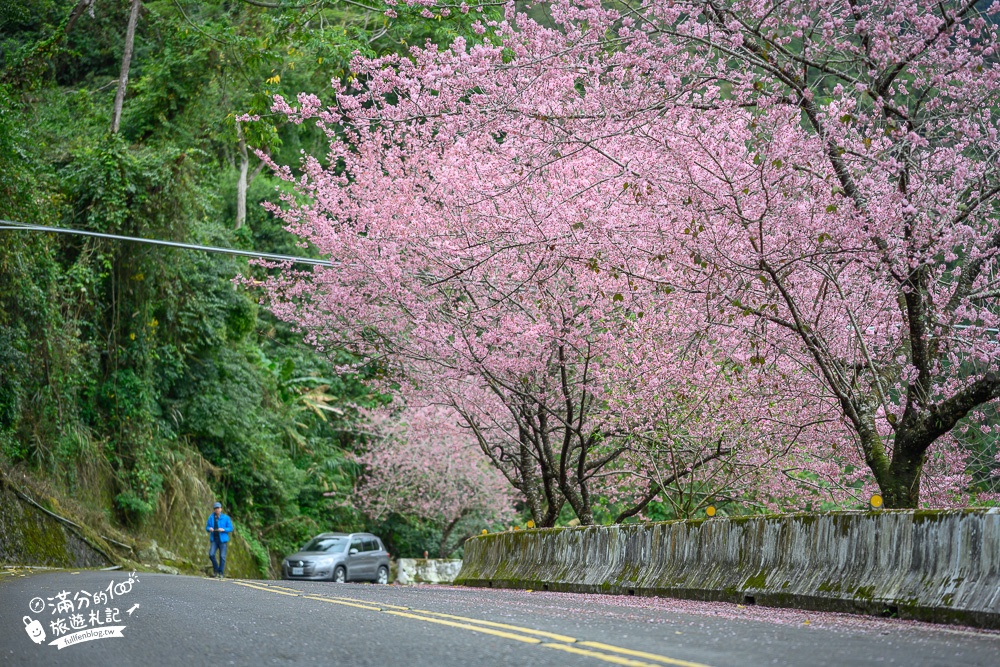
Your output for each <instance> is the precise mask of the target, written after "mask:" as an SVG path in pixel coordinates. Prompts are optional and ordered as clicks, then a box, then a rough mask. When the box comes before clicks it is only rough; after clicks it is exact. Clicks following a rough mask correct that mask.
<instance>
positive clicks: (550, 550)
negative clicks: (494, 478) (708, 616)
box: [455, 510, 1000, 628]
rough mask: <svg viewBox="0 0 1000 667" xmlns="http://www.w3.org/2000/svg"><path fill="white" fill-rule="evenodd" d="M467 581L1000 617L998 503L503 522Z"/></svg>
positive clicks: (957, 617) (977, 619) (974, 619)
mask: <svg viewBox="0 0 1000 667" xmlns="http://www.w3.org/2000/svg"><path fill="white" fill-rule="evenodd" d="M464 555H465V557H464V561H463V566H462V570H461V572H460V573H459V575H458V577H457V579H456V581H455V583H458V584H463V585H466V586H484V587H485V586H491V587H499V588H532V589H535V590H550V591H573V592H588V593H613V594H622V595H660V596H667V597H680V598H688V599H696V600H721V601H728V602H738V603H742V604H760V605H767V606H775V607H799V608H804V609H815V610H827V611H849V612H860V613H872V614H886V615H895V614H898V615H899V616H900V617H904V618H920V619H924V620H932V621H941V622H956V623H963V624H969V625H977V626H981V627H991V628H1000V511H998V510H989V511H971V510H970V511H884V512H836V513H829V514H818V515H816V514H795V515H783V516H767V517H748V518H738V519H720V518H716V519H707V520H694V521H671V522H666V523H652V524H629V525H621V526H587V527H580V528H552V529H547V530H528V531H517V532H505V533H496V534H492V535H484V536H481V537H476V538H473V539H471V540H469V541H468V542H466V544H465V552H464Z"/></svg>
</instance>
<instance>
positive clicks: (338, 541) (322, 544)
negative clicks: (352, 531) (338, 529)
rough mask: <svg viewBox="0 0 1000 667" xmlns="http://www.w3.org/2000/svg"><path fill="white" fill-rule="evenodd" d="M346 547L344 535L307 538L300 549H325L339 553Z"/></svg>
mask: <svg viewBox="0 0 1000 667" xmlns="http://www.w3.org/2000/svg"><path fill="white" fill-rule="evenodd" d="M346 548H347V538H346V537H314V538H312V539H311V540H309V541H308V542H307V543H306V545H305V546H304V547H302V551H327V552H329V553H334V554H339V553H342V552H343V551H344V549H346Z"/></svg>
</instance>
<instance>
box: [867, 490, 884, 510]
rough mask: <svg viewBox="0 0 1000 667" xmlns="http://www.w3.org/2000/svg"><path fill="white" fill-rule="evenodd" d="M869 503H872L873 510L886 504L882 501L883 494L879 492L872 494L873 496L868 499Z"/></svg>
mask: <svg viewBox="0 0 1000 667" xmlns="http://www.w3.org/2000/svg"><path fill="white" fill-rule="evenodd" d="M868 504H869V505H871V507H872V509H873V510H880V509H882V505H883V504H884V503H883V501H882V496H880V495H879V494H877V493H875V494H872V497H871V498H870V499H869V500H868Z"/></svg>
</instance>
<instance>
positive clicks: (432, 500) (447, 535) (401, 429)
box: [354, 406, 517, 558]
mask: <svg viewBox="0 0 1000 667" xmlns="http://www.w3.org/2000/svg"><path fill="white" fill-rule="evenodd" d="M368 425H369V427H370V431H369V433H368V435H369V445H368V448H367V449H366V450H365V451H364V452H363V453H362V454H361V455H360V456H359V463H361V464H362V466H363V467H364V471H365V472H364V474H363V475H362V477H361V478H360V479H359V481H358V485H357V488H356V489H355V500H354V502H355V503H356V505H357V507H358V508H359V509H360V510H361V511H363V512H364V513H366V514H367V515H368V516H370V517H371V518H373V519H379V518H384V517H385V516H386V515H388V514H390V513H397V514H404V515H409V516H415V517H418V518H421V519H423V520H425V521H427V522H429V523H431V524H432V525H435V526H437V527H438V528H440V530H441V541H440V544H439V548H438V557H439V558H447V557H448V555H449V554H450V553H451V552H453V551H454V550H455V548H456V547H457V546H458V545H460V544H461V543H462V542H463V541H464V540H465V539H466V538H468V537H471V536H472V535H473V534H474V533H476V532H478V531H479V529H481V528H483V527H493V526H497V525H504V524H505V523H507V522H509V521H511V520H512V519H513V518H514V515H515V512H514V504H515V502H516V500H517V498H516V496H515V495H514V493H513V490H512V489H511V487H510V485H509V484H507V481H506V480H505V479H504V478H503V476H502V475H500V473H498V472H497V471H496V470H495V469H494V468H493V467H491V466H490V465H489V462H488V461H486V460H485V459H484V458H483V457H482V455H481V454H480V452H479V447H478V445H477V443H476V440H475V438H474V437H473V436H472V435H471V434H470V432H469V429H468V428H467V427H463V425H462V424H461V418H460V417H459V416H458V415H457V414H455V413H454V411H450V410H446V409H443V408H440V407H433V406H431V407H424V408H420V409H415V408H407V409H404V410H402V412H401V413H398V414H393V413H392V412H390V411H389V410H388V409H383V410H380V411H377V412H372V413H370V414H369V415H368ZM463 527H464V532H463V533H461V534H457V533H456V531H461V530H463ZM456 535H457V538H456Z"/></svg>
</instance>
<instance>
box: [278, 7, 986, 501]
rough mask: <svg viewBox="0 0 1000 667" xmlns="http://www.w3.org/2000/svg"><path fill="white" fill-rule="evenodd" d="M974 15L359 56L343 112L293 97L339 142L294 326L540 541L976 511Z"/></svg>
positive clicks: (651, 22)
mask: <svg viewBox="0 0 1000 667" xmlns="http://www.w3.org/2000/svg"><path fill="white" fill-rule="evenodd" d="M421 4H427V6H432V5H431V4H430V3H421ZM976 4H977V3H975V2H971V0H966V1H965V2H944V3H941V2H936V1H935V2H931V1H930V0H902V1H901V2H892V3H889V2H883V1H880V0H877V1H872V2H866V3H842V2H839V1H834V0H797V1H794V2H788V3H775V2H773V0H752V1H750V2H746V1H730V2H723V3H716V2H704V1H700V0H681V1H676V0H670V1H667V0H647V1H645V2H640V3H637V4H635V5H629V6H625V7H621V8H611V7H606V6H603V5H601V4H600V3H597V2H590V1H588V0H581V1H570V0H556V1H554V2H551V3H548V4H547V9H548V12H549V14H550V16H551V19H552V22H551V24H548V25H542V24H540V23H538V22H536V21H534V20H532V19H530V18H529V17H527V16H526V15H521V14H517V13H516V11H515V9H514V6H513V5H512V4H511V5H508V6H507V8H506V13H505V16H504V18H503V20H499V21H484V22H481V23H479V24H477V26H478V29H477V30H476V32H477V33H478V34H482V35H483V37H482V38H481V39H482V41H481V42H480V43H475V44H470V43H469V42H468V41H467V40H465V39H463V38H457V39H456V40H455V41H454V42H453V43H451V44H450V45H447V46H438V45H434V44H428V45H426V46H425V47H422V48H413V49H412V50H411V53H410V57H409V58H400V57H395V56H392V57H385V58H376V59H364V58H358V59H357V60H356V61H355V62H354V63H353V69H354V70H355V72H356V73H357V75H358V81H360V82H361V83H358V84H356V85H357V86H359V87H357V88H355V87H351V88H348V87H345V86H343V85H341V84H339V83H337V82H334V84H333V85H334V89H335V94H336V101H335V103H334V105H333V106H331V107H325V108H324V107H321V106H320V104H319V101H318V99H316V98H315V97H314V96H310V95H302V96H300V97H299V100H298V105H297V106H293V105H291V104H289V103H288V102H287V101H285V100H284V99H282V98H276V99H275V107H274V108H275V110H276V111H278V112H283V113H285V114H287V115H288V116H289V118H291V119H293V120H295V121H296V122H301V121H303V120H306V119H309V120H313V121H314V122H315V123H316V125H317V126H318V127H319V128H321V129H322V131H324V132H325V133H326V134H327V136H328V138H329V141H330V151H329V153H328V154H327V155H326V156H325V158H324V159H323V160H322V161H321V160H320V159H318V158H317V157H314V156H306V157H305V158H304V159H303V162H302V164H301V165H300V171H299V174H298V175H293V173H292V171H291V170H290V169H288V168H287V167H284V168H281V169H280V170H279V172H278V173H279V174H280V175H281V176H282V177H283V178H285V179H287V180H289V181H290V182H294V184H295V193H294V194H288V195H285V196H283V197H282V201H281V202H280V203H277V204H272V205H270V209H271V210H272V211H273V212H274V213H275V214H276V215H278V216H279V217H281V219H282V220H283V221H284V222H285V223H286V225H287V228H288V229H289V230H290V231H292V232H293V233H295V234H298V235H299V236H301V237H302V238H303V239H305V240H308V241H309V242H310V243H312V244H313V245H315V246H316V247H317V248H318V249H319V250H320V251H321V252H323V253H326V254H328V255H329V256H330V257H331V258H334V259H335V260H336V261H337V267H336V268H332V269H317V270H316V271H315V272H312V273H309V274H290V273H289V274H285V275H283V276H281V277H278V278H275V279H274V280H272V281H271V282H270V284H269V305H270V307H271V308H272V309H273V310H274V312H275V313H276V314H277V315H278V316H279V317H282V318H285V319H287V320H289V321H292V322H295V323H297V324H299V325H300V326H302V327H303V328H304V329H305V330H306V331H307V332H308V337H309V339H310V340H311V341H312V342H314V343H316V344H318V345H335V346H339V347H345V348H347V349H350V350H352V351H354V352H356V353H357V354H359V355H360V356H361V357H362V358H365V359H377V360H379V361H380V362H381V363H382V364H383V365H384V367H385V368H386V369H387V372H389V373H391V374H392V376H393V377H394V378H397V379H403V380H405V383H406V389H405V392H406V393H407V394H408V395H409V396H412V397H413V398H414V400H417V399H419V401H420V402H422V403H424V404H435V405H442V406H449V408H450V409H451V410H454V411H455V413H456V414H458V415H460V416H461V417H462V419H463V420H464V423H465V425H466V426H467V427H468V428H469V429H471V432H472V433H473V435H474V436H475V438H476V442H477V443H478V445H479V449H480V450H481V451H482V452H483V453H485V454H486V456H487V457H488V458H489V460H491V461H492V463H493V464H494V466H495V467H496V468H497V469H498V470H500V471H501V472H502V473H503V474H504V475H505V476H506V478H507V480H508V481H509V482H510V483H511V484H512V486H514V487H515V488H516V489H517V490H518V492H519V493H520V494H521V495H522V497H523V498H525V501H526V502H527V504H528V505H529V506H530V507H531V509H532V512H533V513H534V514H535V515H536V517H539V516H542V515H543V514H545V512H546V508H547V510H548V515H549V518H551V514H552V510H553V509H556V511H558V508H560V507H561V506H562V503H569V505H571V506H572V508H573V510H574V511H575V512H576V513H577V515H578V516H580V517H581V519H582V520H585V521H586V520H588V519H590V518H592V516H591V510H592V507H593V496H594V495H595V494H597V495H600V496H601V497H602V498H604V499H605V500H606V501H607V502H609V503H611V504H612V505H614V506H617V507H621V508H629V511H634V513H640V514H641V512H642V511H643V510H642V508H643V507H645V505H644V504H643V502H647V503H648V500H646V499H647V498H659V499H660V500H666V501H668V502H671V503H673V505H674V507H675V509H676V511H678V512H679V513H682V514H684V513H690V512H693V511H696V510H697V509H699V508H700V507H702V506H704V504H706V503H708V502H710V501H712V499H713V498H722V499H727V500H734V501H741V502H744V503H747V504H752V505H758V506H767V507H787V506H788V505H789V504H795V503H799V504H801V503H804V502H806V501H807V500H808V499H810V498H813V499H815V498H817V497H819V498H822V499H823V500H828V501H830V502H834V503H844V502H855V501H857V500H858V499H859V498H860V496H861V494H865V493H868V492H870V491H874V490H875V489H876V488H878V489H880V490H881V491H882V493H883V495H885V496H886V499H887V501H888V503H889V505H890V506H896V507H901V506H913V505H915V504H916V503H917V502H919V499H920V489H921V483H923V484H924V487H925V491H926V493H925V494H924V496H923V499H924V501H925V502H932V503H934V504H943V505H949V504H963V503H966V502H968V500H969V496H968V493H967V488H968V485H969V482H970V476H969V474H968V472H967V467H968V461H967V453H968V448H967V447H965V446H963V445H962V444H961V443H960V441H959V438H958V437H957V436H956V437H952V435H951V434H952V433H953V432H959V431H961V429H962V428H965V427H967V426H968V425H969V424H973V425H975V426H976V428H986V431H981V432H982V433H989V432H990V427H989V423H988V421H989V420H988V419H987V418H986V417H985V416H984V415H985V414H986V413H985V412H983V411H982V409H983V407H984V406H992V405H995V403H996V400H997V397H998V396H1000V368H998V361H1000V341H998V336H997V331H998V328H1000V309H998V307H997V302H996V298H997V296H998V295H1000V274H998V271H997V268H998V267H997V253H998V251H1000V230H998V228H997V210H998V194H1000V173H998V167H997V164H1000V161H998V160H997V155H998V153H1000V142H998V138H997V123H998V120H997V114H996V109H997V108H998V102H1000V99H998V98H1000V85H998V81H1000V67H998V64H997V55H998V54H997V45H998V43H1000V42H998V40H997V24H996V21H995V18H996V16H997V13H998V10H1000V4H998V3H996V2H995V3H994V4H993V5H991V6H990V7H989V8H988V9H986V10H985V12H982V11H981V10H979V9H976ZM989 414H992V411H989ZM956 429H958V431H955V430H956Z"/></svg>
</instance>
